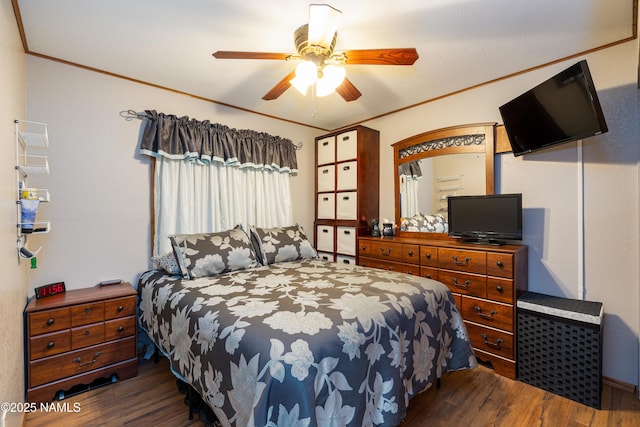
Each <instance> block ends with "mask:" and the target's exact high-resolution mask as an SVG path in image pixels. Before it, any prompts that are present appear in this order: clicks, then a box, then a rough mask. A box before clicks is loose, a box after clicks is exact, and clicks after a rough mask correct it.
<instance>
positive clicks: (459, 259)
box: [438, 248, 487, 274]
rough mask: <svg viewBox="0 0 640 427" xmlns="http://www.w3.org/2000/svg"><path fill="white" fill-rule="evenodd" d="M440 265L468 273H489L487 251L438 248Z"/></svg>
mask: <svg viewBox="0 0 640 427" xmlns="http://www.w3.org/2000/svg"><path fill="white" fill-rule="evenodd" d="M438 267H440V268H446V269H448V270H458V271H465V272H467V273H478V274H486V273H487V253H486V252H480V251H468V250H464V249H451V248H438Z"/></svg>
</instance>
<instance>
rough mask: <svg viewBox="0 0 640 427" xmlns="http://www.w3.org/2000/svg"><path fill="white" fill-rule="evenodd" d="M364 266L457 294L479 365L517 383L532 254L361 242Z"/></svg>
mask: <svg viewBox="0 0 640 427" xmlns="http://www.w3.org/2000/svg"><path fill="white" fill-rule="evenodd" d="M358 251H359V264H360V265H363V266H368V267H374V268H381V269H385V270H391V271H400V272H403V273H408V274H419V275H421V276H423V277H428V278H431V279H435V280H438V281H440V282H442V283H444V284H445V285H447V286H448V287H449V289H451V291H452V292H453V295H454V297H455V300H456V304H457V305H458V309H459V310H460V312H461V313H462V317H463V318H464V322H465V325H466V327H467V331H468V332H469V337H470V339H471V343H472V344H473V347H474V351H475V353H476V356H477V357H478V359H480V360H481V361H483V362H490V363H491V365H492V367H493V368H494V370H495V371H496V372H497V373H498V374H500V375H503V376H505V377H508V378H512V379H515V377H516V349H515V344H516V339H515V333H516V300H517V297H518V296H519V295H520V294H522V293H524V292H526V290H527V287H528V283H527V276H528V254H527V253H528V248H527V246H520V245H503V246H484V245H476V244H465V243H459V242H457V241H455V240H451V239H441V240H440V239H438V240H426V239H412V238H405V237H402V238H400V237H398V238H392V237H360V238H359V240H358Z"/></svg>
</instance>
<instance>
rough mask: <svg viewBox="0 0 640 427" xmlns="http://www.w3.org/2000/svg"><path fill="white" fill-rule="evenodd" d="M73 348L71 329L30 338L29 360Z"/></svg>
mask: <svg viewBox="0 0 640 427" xmlns="http://www.w3.org/2000/svg"><path fill="white" fill-rule="evenodd" d="M69 350H71V335H70V334H69V330H68V329H65V330H64V331H59V332H54V333H51V334H46V335H38V336H37V337H31V338H29V360H34V359H40V358H42V357H47V356H53V355H56V354H60V353H64V352H65V351H69Z"/></svg>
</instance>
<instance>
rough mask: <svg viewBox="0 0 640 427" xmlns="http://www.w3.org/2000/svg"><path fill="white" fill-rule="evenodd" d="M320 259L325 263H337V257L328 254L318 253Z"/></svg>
mask: <svg viewBox="0 0 640 427" xmlns="http://www.w3.org/2000/svg"><path fill="white" fill-rule="evenodd" d="M318 258H320V259H321V260H323V261H332V262H333V261H335V257H334V256H333V254H331V253H328V252H318Z"/></svg>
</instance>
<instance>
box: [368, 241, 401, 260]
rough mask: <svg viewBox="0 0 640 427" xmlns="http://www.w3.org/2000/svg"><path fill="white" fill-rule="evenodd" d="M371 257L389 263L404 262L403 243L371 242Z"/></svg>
mask: <svg viewBox="0 0 640 427" xmlns="http://www.w3.org/2000/svg"><path fill="white" fill-rule="evenodd" d="M371 256H372V257H375V258H379V259H382V260H387V261H397V262H402V243H392V242H385V241H379V242H371Z"/></svg>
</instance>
